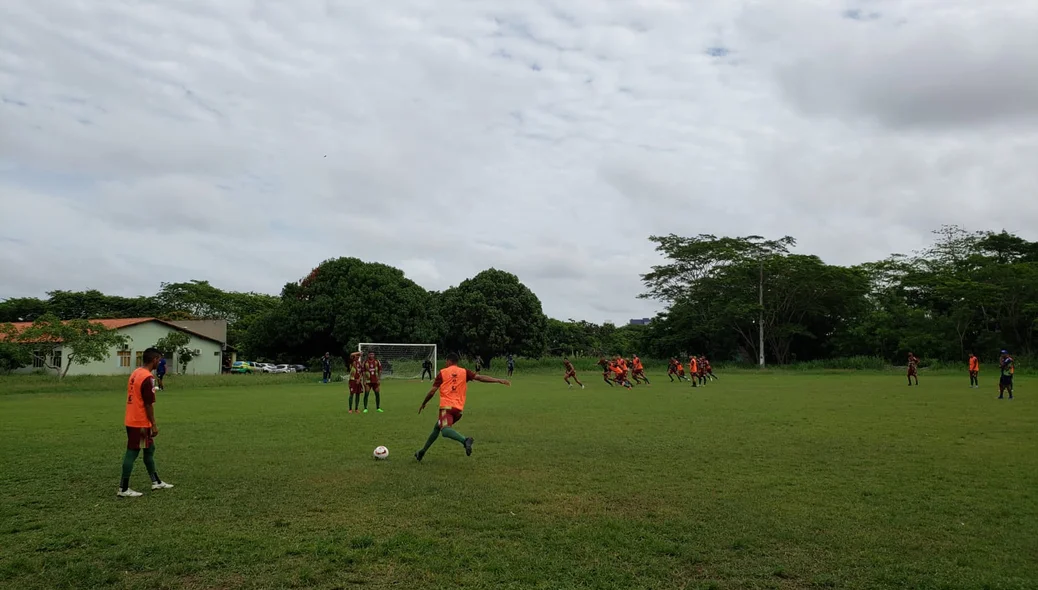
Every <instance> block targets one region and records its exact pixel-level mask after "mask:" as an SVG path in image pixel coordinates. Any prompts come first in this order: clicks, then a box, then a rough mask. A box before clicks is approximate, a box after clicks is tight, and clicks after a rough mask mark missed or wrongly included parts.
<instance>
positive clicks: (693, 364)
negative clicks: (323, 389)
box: [688, 354, 699, 387]
mask: <svg viewBox="0 0 1038 590" xmlns="http://www.w3.org/2000/svg"><path fill="white" fill-rule="evenodd" d="M688 375H689V377H692V387H695V386H696V385H697V381H698V379H699V359H697V358H696V355H694V354H693V355H692V356H690V357H688Z"/></svg>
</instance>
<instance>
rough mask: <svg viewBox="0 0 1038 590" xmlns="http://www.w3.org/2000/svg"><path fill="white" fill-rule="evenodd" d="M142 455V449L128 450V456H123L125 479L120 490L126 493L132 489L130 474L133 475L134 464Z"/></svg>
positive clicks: (120, 483) (120, 485) (120, 484)
mask: <svg viewBox="0 0 1038 590" xmlns="http://www.w3.org/2000/svg"><path fill="white" fill-rule="evenodd" d="M140 453H141V451H140V449H126V454H125V455H123V478H122V481H121V482H119V489H120V490H122V491H124V492H125V491H126V490H127V489H128V488H129V487H130V474H132V473H133V463H134V461H136V460H137V455H139V454H140Z"/></svg>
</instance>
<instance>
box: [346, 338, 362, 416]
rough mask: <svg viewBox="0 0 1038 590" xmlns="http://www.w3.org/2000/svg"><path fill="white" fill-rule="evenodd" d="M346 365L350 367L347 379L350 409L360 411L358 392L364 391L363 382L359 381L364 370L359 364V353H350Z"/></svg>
mask: <svg viewBox="0 0 1038 590" xmlns="http://www.w3.org/2000/svg"><path fill="white" fill-rule="evenodd" d="M346 366H347V367H349V369H350V381H349V388H350V389H349V392H350V411H349V413H350V414H352V413H354V412H357V413H358V414H359V413H360V394H362V393H364V384H363V382H362V381H361V375H362V374H363V372H364V369H363V367H362V366H361V361H360V353H359V352H353V353H350V358H349V360H348V361H347V362H346Z"/></svg>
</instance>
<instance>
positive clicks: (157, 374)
mask: <svg viewBox="0 0 1038 590" xmlns="http://www.w3.org/2000/svg"><path fill="white" fill-rule="evenodd" d="M155 376H156V377H158V378H159V379H162V378H163V377H165V376H166V374H165V373H155Z"/></svg>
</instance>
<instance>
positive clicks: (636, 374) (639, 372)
mask: <svg viewBox="0 0 1038 590" xmlns="http://www.w3.org/2000/svg"><path fill="white" fill-rule="evenodd" d="M631 368H632V369H633V370H632V371H631V377H633V378H634V380H635V381H637V382H639V383H641V382H642V381H644V382H645V384H646V385H651V384H650V383H649V378H648V377H646V376H645V367H644V366H643V365H642V359H640V358H638V355H634V358H632V359H631Z"/></svg>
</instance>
